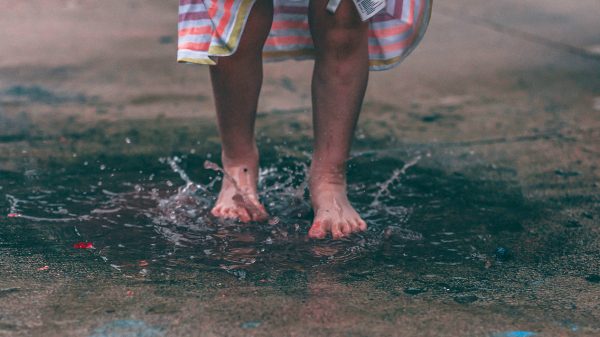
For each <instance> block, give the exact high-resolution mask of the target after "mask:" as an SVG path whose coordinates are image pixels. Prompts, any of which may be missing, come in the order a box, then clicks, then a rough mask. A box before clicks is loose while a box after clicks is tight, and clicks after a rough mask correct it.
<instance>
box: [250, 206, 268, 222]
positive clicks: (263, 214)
mask: <svg viewBox="0 0 600 337" xmlns="http://www.w3.org/2000/svg"><path fill="white" fill-rule="evenodd" d="M250 213H251V214H250V215H251V216H252V220H254V221H265V220H267V219H268V218H269V214H268V213H267V211H266V210H265V207H264V206H263V205H260V204H259V205H256V207H255V209H253V210H252V211H251V212H250Z"/></svg>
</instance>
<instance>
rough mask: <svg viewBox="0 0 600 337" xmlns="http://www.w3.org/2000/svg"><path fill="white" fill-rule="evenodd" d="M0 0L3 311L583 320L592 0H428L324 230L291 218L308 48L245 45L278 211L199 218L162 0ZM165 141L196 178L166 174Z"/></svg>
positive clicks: (578, 328)
mask: <svg viewBox="0 0 600 337" xmlns="http://www.w3.org/2000/svg"><path fill="white" fill-rule="evenodd" d="M0 8H4V9H7V10H3V11H1V12H0V48H1V50H2V56H0V335H6V336H94V337H97V336H98V337H99V336H102V337H105V336H188V335H197V336H223V335H225V336H229V335H231V336H238V335H257V336H292V335H295V336H338V335H339V336H374V335H381V336H399V335H401V336H413V335H414V336H526V335H527V333H526V332H531V333H536V334H537V335H538V336H597V335H598V334H600V324H599V323H598V319H599V318H600V288H599V287H600V253H599V248H600V244H599V242H600V240H599V227H598V219H599V218H600V212H599V192H600V191H599V190H600V180H599V176H600V172H599V171H598V165H599V163H600V160H599V159H600V147H599V145H598V144H600V117H599V116H600V56H599V55H598V54H597V53H596V51H597V46H598V45H600V40H599V38H598V35H597V32H598V31H600V27H599V26H600V23H598V21H597V17H598V15H599V14H600V7H599V5H598V4H597V3H596V2H595V1H592V0H588V1H578V2H577V4H564V2H562V1H553V0H535V1H528V2H527V3H526V4H523V3H521V2H517V1H504V2H501V3H497V2H496V3H493V4H481V3H480V2H476V1H470V0H460V1H454V2H453V3H452V4H447V3H437V4H436V6H435V8H434V13H433V19H432V24H431V26H430V29H429V31H428V35H427V36H426V38H425V39H424V41H423V43H422V45H421V46H420V48H419V49H417V50H416V51H415V53H414V54H413V55H412V56H411V57H410V58H409V59H408V60H407V61H406V62H405V63H404V64H402V65H401V66H400V67H399V68H397V69H394V70H392V71H389V72H384V73H376V74H373V75H372V77H371V83H370V87H369V91H368V94H367V98H366V103H365V107H364V112H363V115H362V116H361V121H360V125H359V130H358V132H357V139H356V142H355V147H354V151H353V157H352V159H351V162H350V164H351V168H350V183H351V193H352V198H351V199H352V201H353V202H354V203H355V204H356V205H357V206H358V208H359V211H360V212H361V214H363V215H364V216H365V217H366V218H367V219H368V220H369V222H370V225H371V230H370V231H369V232H368V233H366V234H365V235H364V236H360V237H355V238H353V239H351V240H348V241H345V242H341V243H340V242H337V243H334V242H330V241H325V242H312V241H309V240H306V239H305V234H306V230H307V226H308V224H309V221H310V216H311V215H310V210H309V209H308V208H307V207H306V203H305V197H306V195H304V200H303V199H302V193H301V192H302V191H301V189H299V186H301V184H302V181H303V173H304V171H303V164H306V163H307V161H308V157H307V153H308V151H310V133H311V129H310V96H309V86H308V85H309V77H308V76H307V74H309V73H310V71H309V70H310V67H311V64H310V62H303V63H294V62H287V63H281V64H272V65H269V66H267V67H266V79H265V87H264V90H263V98H262V101H261V106H260V114H259V118H258V134H259V137H258V139H259V145H260V148H261V150H262V151H263V157H262V166H263V167H264V168H266V169H267V170H265V171H264V172H263V181H262V184H263V187H264V190H266V191H267V192H264V194H263V195H262V197H263V198H264V200H266V201H267V202H268V203H269V204H270V206H269V208H270V210H271V213H272V214H273V215H274V216H277V217H278V218H279V221H278V223H275V222H277V221H273V222H272V224H254V225H251V226H247V227H244V226H240V225H236V224H232V223H220V222H218V221H215V220H214V219H210V218H208V217H206V216H205V214H204V213H203V212H205V211H204V209H205V208H206V207H209V205H210V202H211V200H212V199H211V198H214V193H215V191H216V187H218V181H215V179H217V177H218V174H217V173H215V172H213V171H210V170H206V169H204V168H203V163H204V161H205V160H207V159H209V160H215V158H216V157H217V154H218V153H219V147H218V146H219V145H218V137H217V133H216V130H215V127H214V118H213V113H214V111H213V108H212V99H211V95H210V92H211V89H210V86H209V84H208V81H207V79H208V77H207V74H206V69H204V68H201V67H195V66H189V65H176V64H175V63H174V58H175V55H174V49H175V21H176V20H175V18H176V4H174V3H167V2H162V1H112V0H111V1H104V2H102V3H101V4H100V3H97V2H92V1H57V0H53V1H45V2H43V4H23V3H12V2H10V3H9V2H8V1H3V0H0ZM174 157H177V158H179V160H176V161H175V162H174V163H175V164H176V165H175V166H174V167H175V168H176V169H180V171H179V172H184V173H186V174H187V175H188V176H189V178H190V179H191V180H192V181H193V182H194V184H198V185H199V186H201V187H203V188H206V190H200V191H196V192H194V193H190V194H186V193H187V192H186V193H182V192H181V191H179V192H178V189H179V188H181V187H182V186H184V185H185V181H184V180H183V179H182V177H181V176H180V175H179V173H178V172H175V171H173V165H170V163H169V160H168V158H171V159H173V158H174ZM161 158H163V159H162V160H161ZM215 161H216V160H215ZM407 164H414V165H407ZM403 167H404V168H405V170H402V168H403ZM211 183H213V185H211ZM215 183H216V185H214V184H215ZM299 190H300V193H298V191H299ZM184 192H185V191H184ZM298 196H300V198H298ZM193 210H198V213H193V212H192V213H189V212H190V211H193ZM11 213H14V214H15V215H18V216H12V217H9V214H11ZM77 242H92V243H93V245H94V249H75V248H74V247H73V245H74V244H76V243H77ZM46 266H47V268H46ZM510 332H513V334H512V335H511V334H510ZM518 332H520V335H519V334H518Z"/></svg>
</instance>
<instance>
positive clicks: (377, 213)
mask: <svg viewBox="0 0 600 337" xmlns="http://www.w3.org/2000/svg"><path fill="white" fill-rule="evenodd" d="M183 160H185V158H179V157H173V158H161V159H160V160H159V162H160V165H163V168H164V167H168V168H170V170H171V172H168V171H167V172H165V170H164V169H163V171H161V170H156V169H151V172H153V173H152V174H150V175H146V174H144V173H143V171H139V172H137V173H134V172H120V171H119V170H118V168H113V169H111V168H110V167H107V165H105V164H101V165H100V166H99V170H97V171H95V172H94V173H95V175H90V174H89V173H88V174H85V175H84V174H81V175H76V176H70V175H68V174H66V175H62V176H61V175H60V174H52V175H49V176H46V177H44V176H43V175H40V176H38V177H37V178H31V177H30V178H28V179H30V180H29V181H28V184H27V186H28V187H27V189H26V190H21V191H19V190H16V189H11V191H13V190H15V193H13V194H7V195H6V196H7V201H8V204H9V205H8V206H9V212H10V213H13V214H18V215H19V216H18V220H16V221H21V222H26V223H27V226H30V227H32V228H34V229H35V230H36V233H38V235H39V236H40V237H41V239H42V240H43V241H45V242H51V243H52V244H54V246H55V247H56V249H64V247H69V246H71V245H72V243H73V242H77V241H90V242H93V243H94V247H95V248H94V249H93V250H90V253H91V254H92V255H94V256H96V257H98V258H100V259H102V260H103V261H105V262H106V263H107V264H109V265H110V266H112V267H113V268H115V269H117V270H119V271H123V272H125V271H130V270H131V271H136V272H140V273H142V274H144V275H145V274H147V273H149V272H152V271H159V270H164V269H166V270H168V269H172V268H189V267H190V266H198V267H206V268H220V269H224V270H226V271H228V272H231V273H233V274H235V275H236V276H238V277H244V276H245V270H248V269H252V268H265V267H269V268H306V267H311V266H317V265H323V264H335V263H344V262H348V261H350V260H354V259H357V258H361V257H363V256H365V255H366V254H369V253H371V252H374V251H377V250H379V249H380V248H381V246H382V244H383V243H384V242H399V241H420V240H422V239H423V236H422V235H421V234H420V233H418V232H415V231H412V230H410V229H408V228H406V227H405V225H406V224H407V222H408V220H409V218H410V216H411V212H412V208H410V207H409V206H406V205H404V204H403V202H402V198H396V197H395V195H396V194H397V189H398V188H401V185H402V178H403V176H404V175H406V173H407V171H408V170H410V168H411V167H413V166H414V165H416V164H417V163H418V161H419V160H420V157H419V156H417V157H415V158H413V159H412V160H409V161H408V162H407V163H406V164H404V166H400V167H397V168H395V169H393V170H387V171H386V169H383V170H382V172H387V175H385V176H383V175H382V178H385V179H381V181H379V182H374V183H372V182H365V181H362V182H360V181H359V182H358V183H353V184H350V185H349V191H350V197H351V200H352V202H353V204H354V205H355V207H356V208H357V209H358V211H359V212H360V213H361V215H362V216H363V218H364V219H365V220H366V221H367V223H368V224H369V230H368V231H367V232H366V233H362V234H359V235H354V236H352V237H351V238H347V239H344V240H339V241H332V240H329V239H326V240H322V241H314V240H309V239H308V238H307V231H308V228H309V226H310V223H311V220H312V211H311V208H310V205H309V203H308V194H307V190H306V186H307V184H306V175H307V165H306V163H304V162H300V161H298V160H295V159H290V160H288V161H286V162H282V161H281V160H279V161H276V164H273V165H271V166H267V167H264V168H262V169H261V170H260V173H259V185H260V191H261V192H260V198H261V200H262V201H263V202H264V203H265V205H266V207H267V209H268V210H269V213H270V214H271V215H272V217H271V218H270V219H269V220H268V221H267V222H264V223H251V224H240V223H237V222H235V221H231V220H222V219H216V218H214V217H213V216H211V215H210V209H211V207H212V205H213V203H214V201H215V199H216V195H217V192H218V187H219V185H220V184H219V182H220V180H221V179H223V177H222V174H221V173H219V172H215V171H219V168H218V166H217V165H216V164H214V163H210V162H207V165H205V167H206V168H208V169H205V170H203V171H201V172H200V176H201V179H202V180H203V181H204V183H197V182H194V181H193V180H192V179H191V178H190V177H189V175H188V173H186V171H185V170H183V169H182V168H181V163H182V161H183ZM85 164H86V166H87V162H86V163H85ZM161 172H162V174H161ZM365 173H367V172H365ZM369 173H372V172H369ZM160 175H164V176H169V179H161V177H160ZM140 177H142V178H140ZM31 179H33V180H31ZM176 179H179V180H181V183H178V182H173V181H177V180H176ZM133 181H137V182H136V183H133ZM178 185H179V187H177V188H176V189H175V190H174V188H175V187H176V186H178Z"/></svg>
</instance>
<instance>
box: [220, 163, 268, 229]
mask: <svg viewBox="0 0 600 337" xmlns="http://www.w3.org/2000/svg"><path fill="white" fill-rule="evenodd" d="M223 162H224V164H223V167H224V171H225V174H224V176H223V184H222V186H221V192H219V198H218V199H217V203H216V204H215V207H213V209H212V210H211V213H212V215H214V216H216V217H218V218H223V219H238V220H240V221H241V222H250V221H264V220H266V219H267V218H268V217H269V214H268V213H267V211H266V210H265V207H264V206H263V205H262V204H261V203H260V201H259V200H258V193H257V192H256V181H257V180H258V161H257V160H256V161H250V162H251V163H249V165H245V164H237V165H228V164H225V162H226V160H224V161H223Z"/></svg>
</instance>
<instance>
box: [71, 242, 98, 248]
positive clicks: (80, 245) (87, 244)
mask: <svg viewBox="0 0 600 337" xmlns="http://www.w3.org/2000/svg"><path fill="white" fill-rule="evenodd" d="M73 248H75V249H90V248H94V244H93V243H91V242H77V243H76V244H74V245H73Z"/></svg>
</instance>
